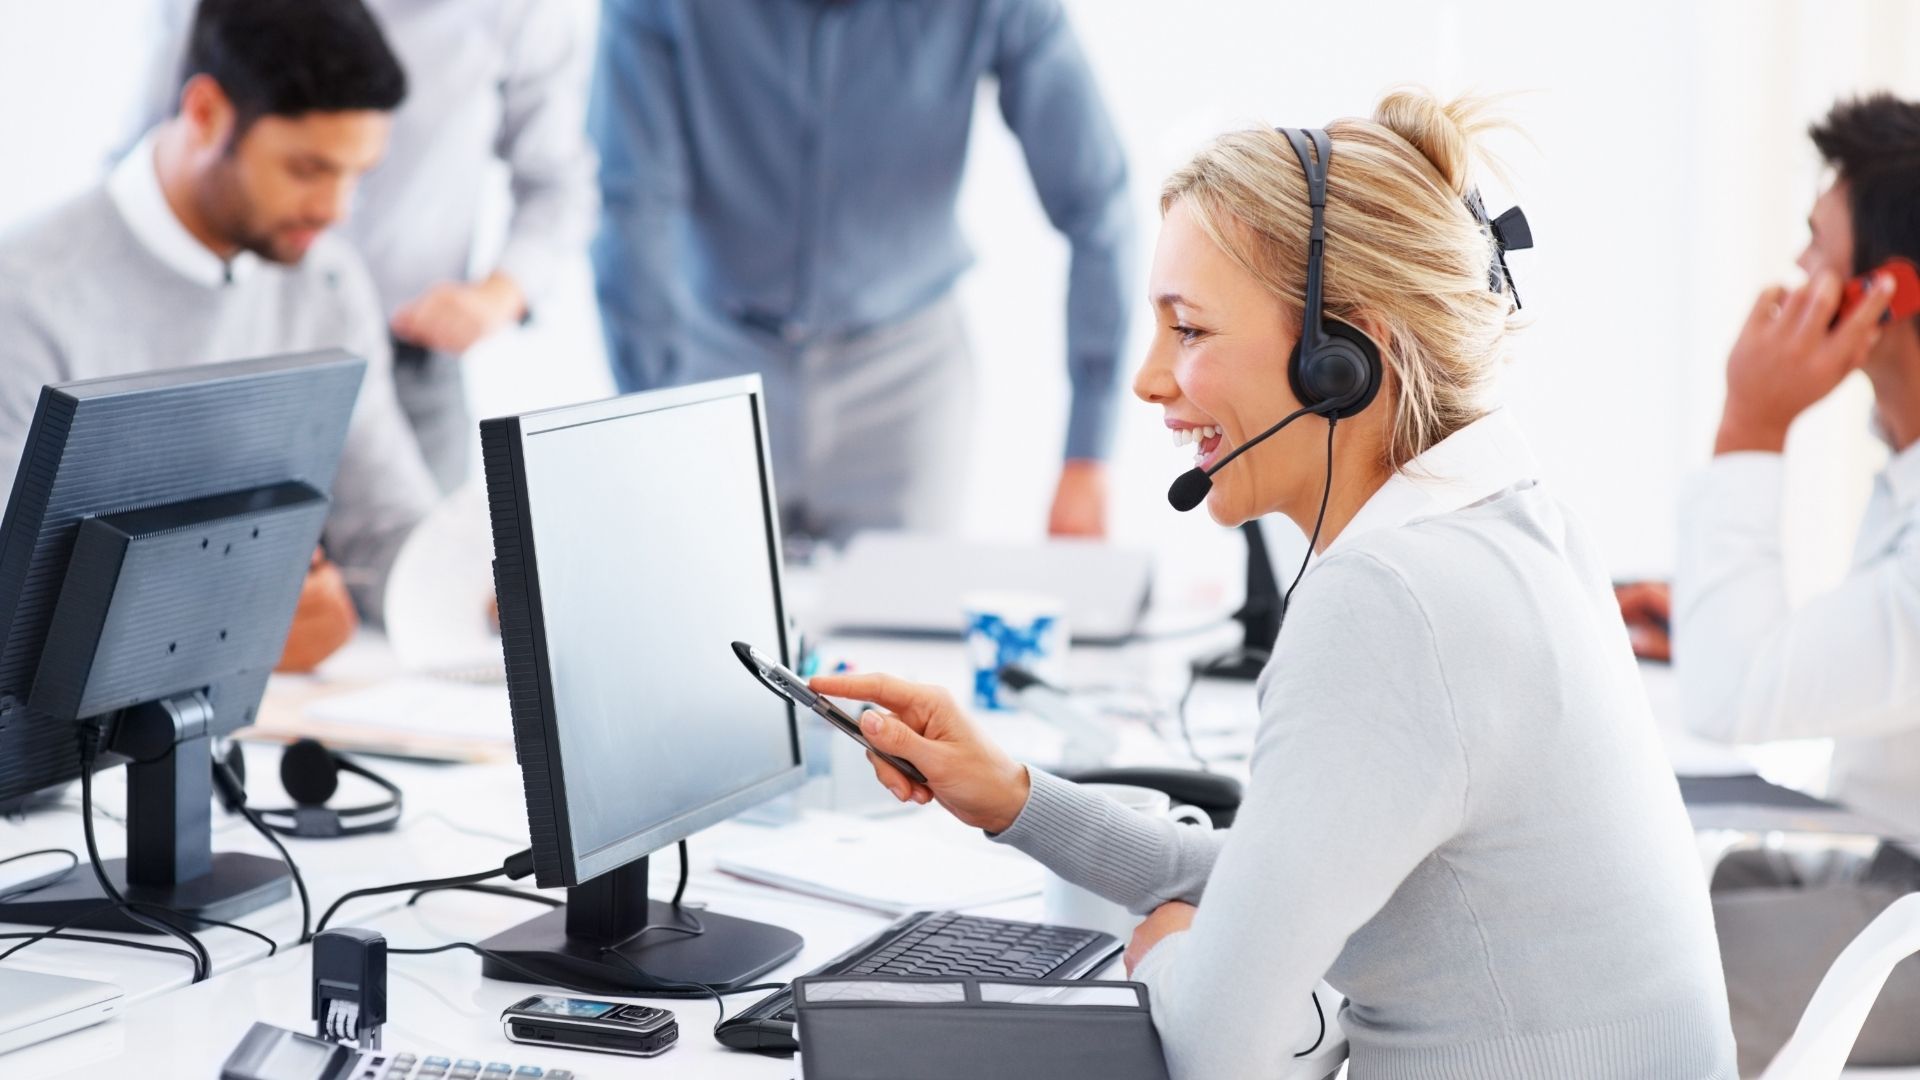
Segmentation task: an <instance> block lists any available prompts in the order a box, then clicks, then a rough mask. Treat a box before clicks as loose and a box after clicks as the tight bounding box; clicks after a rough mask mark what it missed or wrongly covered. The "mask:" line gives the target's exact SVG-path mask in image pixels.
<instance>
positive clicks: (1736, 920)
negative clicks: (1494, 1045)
mask: <svg viewBox="0 0 1920 1080" xmlns="http://www.w3.org/2000/svg"><path fill="white" fill-rule="evenodd" d="M1812 135H1813V141H1814V144H1815V145H1816V146H1817V147H1818V148H1819V150H1820V153H1821V155H1822V157H1824V158H1825V159H1826V161H1827V162H1828V164H1830V165H1832V166H1833V167H1834V174H1835V175H1834V180H1833V183H1832V184H1831V186H1829V187H1828V188H1827V189H1826V190H1825V191H1824V192H1823V193H1822V194H1821V195H1820V197H1819V199H1818V200H1817V201H1816V202H1815V203H1814V206H1813V212H1812V214H1811V216H1810V218H1809V224H1810V225H1811V228H1812V236H1811V238H1810V239H1809V241H1808V244H1807V247H1806V250H1805V251H1804V252H1802V253H1801V256H1800V260H1799V261H1800V268H1801V269H1802V270H1804V271H1805V272H1806V274H1807V278H1808V282H1807V284H1806V285H1804V286H1802V287H1801V288H1800V289H1798V290H1795V291H1793V292H1791V293H1789V292H1787V291H1786V290H1784V289H1778V288H1775V289H1770V290H1768V291H1767V292H1766V293H1764V294H1762V296H1761V297H1760V300H1759V302H1758V303H1757V304H1756V305H1755V307H1754V311H1753V315H1752V316H1751V317H1750V319H1749V320H1748V323H1747V326H1746V327H1745V328H1744V329H1743V331H1742V332H1741V335H1740V339H1739V341H1738V342H1737V343H1736V344H1735V345H1734V348H1733V352H1732V354H1731V355H1730V356H1729V357H1728V360H1727V400H1726V405H1725V409H1724V412H1723V414H1722V417H1721V422H1720V432H1719V436H1718V438H1717V440H1716V442H1715V446H1714V458H1713V461H1712V462H1711V463H1710V464H1709V465H1708V466H1707V468H1706V469H1705V470H1704V471H1703V472H1702V473H1701V474H1700V475H1699V476H1697V477H1695V478H1694V480H1693V481H1692V483H1691V484H1690V485H1689V487H1688V489H1687V493H1686V496H1685V498H1684V499H1683V500H1682V510H1681V530H1680V532H1681V544H1680V557H1679V563H1678V567H1677V569H1678V573H1677V575H1676V579H1675V588H1674V603H1673V618H1672V624H1671V625H1672V628H1673V652H1674V662H1675V669H1676V673H1677V675H1678V677H1679V682H1680V689H1681V693H1682V695H1683V698H1684V701H1685V707H1686V718H1687V723H1688V725H1689V726H1690V727H1691V728H1693V730H1694V731H1695V732H1697V733H1698V734H1701V735H1705V736H1708V737H1711V738H1714V739H1718V740H1722V741H1725V742H1729V743H1760V742H1770V741H1773V740H1777V739H1808V738H1829V739H1832V740H1833V741H1834V750H1833V764H1832V779H1831V783H1830V786H1829V794H1830V795H1831V796H1832V797H1833V798H1834V799H1836V800H1838V801H1840V802H1841V803H1844V804H1845V805H1847V806H1849V807H1851V808H1853V809H1855V810H1858V811H1860V812H1862V813H1864V814H1867V815H1869V816H1871V817H1874V818H1877V819H1879V820H1881V821H1884V822H1886V823H1887V824H1888V825H1889V826H1891V828H1892V829H1893V830H1894V831H1895V832H1896V833H1898V834H1900V836H1899V839H1903V840H1905V841H1907V843H1904V844H1903V843H1899V842H1889V843H1887V844H1885V845H1884V846H1882V848H1881V849H1880V851H1879V852H1878V853H1877V854H1876V855H1875V856H1874V857H1873V858H1871V859H1862V858H1859V857H1849V856H1845V855H1842V854H1840V853H1837V852H1835V853H1830V854H1828V855H1825V856H1822V857H1819V858H1798V859H1788V858H1785V857H1781V856H1779V855H1778V854H1777V853H1768V852H1751V853H1744V854H1740V855H1736V856H1734V857H1732V858H1730V859H1728V860H1727V861H1726V862H1725V863H1723V864H1722V866H1721V867H1720V870H1719V872H1718V873H1717V874H1716V875H1715V879H1714V912H1715V921H1716V923H1717V924H1718V929H1719V936H1720V951H1721V955H1722V958H1723V960H1724V963H1725V965H1726V976H1727V992H1728V995H1729V998H1730V1000H1731V1004H1732V1017H1733V1027H1734V1034H1735V1037H1736V1038H1737V1040H1738V1042H1739V1048H1740V1065H1741V1071H1742V1072H1743V1073H1751V1072H1753V1071H1756V1070H1757V1069H1759V1068H1761V1067H1763V1066H1764V1065H1765V1064H1766V1062H1767V1061H1768V1060H1770V1059H1771V1058H1772V1056H1773V1054H1774V1052H1775V1051H1777V1050H1778V1049H1779V1047H1780V1045H1781V1044H1782V1043H1784V1042H1785V1041H1786V1039H1787V1037H1788V1036H1789V1035H1791V1034H1792V1032H1793V1028H1794V1025H1795V1024H1796V1023H1797V1022H1798V1020H1799V1017H1800V1014H1801V1012H1802V1011H1803V1010H1804V1009H1805V1007H1806V1004H1807V1001H1808V1000H1809V999H1810V998H1811V997H1812V996H1813V991H1814V988H1815V987H1816V986H1817V985H1818V984H1819V980H1820V978H1821V976H1822V975H1823V974H1825V972H1826V969H1827V967H1828V966H1829V965H1830V964H1831V963H1832V962H1833V959H1834V958H1835V957H1836V956H1838V955H1839V953H1840V950H1841V949H1843V948H1845V946H1846V944H1847V942H1849V941H1850V940H1852V938H1853V937H1854V935H1856V934H1858V933H1859V932H1860V930H1861V929H1862V928H1863V927H1865V926H1866V924H1867V923H1868V922H1870V921H1872V919H1873V917H1874V916H1875V915H1877V914H1879V912H1880V911H1881V910H1882V909H1884V908H1885V907H1886V906H1887V905H1888V904H1890V903H1892V902H1893V901H1894V900H1895V899H1897V898H1898V897H1900V896H1901V895H1903V894H1905V893H1908V892H1912V891H1914V890H1916V889H1920V856H1917V855H1916V850H1917V849H1916V846H1915V845H1916V842H1920V327H1916V325H1915V321H1914V320H1913V319H1910V318H1909V319H1904V320H1899V321H1888V322H1887V323H1885V324H1884V325H1883V326H1882V327H1881V328H1880V332H1879V334H1878V336H1877V338H1875V339H1874V340H1873V341H1872V342H1871V343H1870V344H1869V343H1866V342H1859V343H1851V342H1848V341H1847V340H1845V337H1846V336H1845V334H1844V333H1843V332H1841V331H1831V332H1830V331H1829V330H1828V326H1829V324H1830V323H1831V322H1832V320H1833V317H1834V315H1835V313H1836V311H1837V310H1838V309H1839V306H1840V301H1841V294H1842V287H1843V283H1844V282H1845V281H1846V279H1848V278H1849V277H1852V276H1854V275H1859V274H1864V273H1867V272H1869V271H1873V270H1875V269H1876V268H1878V267H1880V266H1881V265H1882V264H1883V263H1884V262H1885V261H1886V260H1887V259H1889V258H1891V257H1905V258H1908V259H1920V217H1916V216H1915V214H1914V212H1913V207H1914V206H1915V205H1917V204H1920V104H1913V103H1909V102H1903V101H1898V100H1896V99H1894V98H1892V97H1888V96H1885V95H1881V96H1877V97H1871V98H1866V99H1863V100H1860V101H1853V102H1844V103H1841V104H1839V105H1837V106H1835V108H1834V109H1833V111H1832V112H1831V113H1830V114H1828V116H1827V117H1826V119H1825V120H1823V121H1821V122H1820V123H1819V124H1817V125H1815V126H1814V128H1813V131H1812ZM1866 302H1867V303H1869V304H1872V305H1875V306H1876V307H1877V308H1878V309H1882V310H1884V309H1885V308H1886V307H1887V305H1888V294H1887V293H1885V292H1881V293H1878V294H1873V293H1870V294H1869V295H1868V298H1867V301H1866ZM1855 370H1859V371H1861V372H1863V373H1865V375H1866V376H1867V378H1868V379H1869V380H1870V381H1871V382H1872V384H1873V389H1874V401H1875V423H1876V425H1877V430H1878V433H1879V434H1880V435H1881V437H1882V438H1883V439H1885V440H1886V442H1887V445H1888V447H1889V449H1890V451H1891V455H1892V456H1891V458H1890V460H1889V461H1888V463H1887V465H1886V468H1885V469H1883V470H1882V471H1881V473H1880V474H1879V476H1878V477H1876V478H1875V480H1874V490H1873V497H1872V501H1871V502H1870V503H1869V504H1868V507H1867V513H1866V518H1865V520H1864V521H1863V522H1862V523H1861V529H1860V535H1859V538H1858V540H1857V543H1856V546H1855V549H1854V560H1853V568H1852V571H1851V572H1850V573H1849V574H1848V575H1847V578H1846V580H1844V581H1843V582H1841V583H1840V584H1839V585H1838V586H1836V587H1835V588H1833V589H1832V590H1830V591H1828V592H1827V593H1825V594H1823V595H1821V596H1819V597H1816V598H1814V599H1813V600H1811V601H1809V602H1808V603H1806V604H1803V605H1801V606H1800V607H1798V608H1793V607H1790V606H1789V605H1788V603H1787V599H1786V588H1785V584H1784V574H1783V571H1782V564H1781V551H1780V536H1781V519H1782V516H1783V512H1784V507H1783V506H1782V502H1781V489H1782V481H1783V476H1784V472H1785V466H1784V462H1783V459H1782V450H1783V449H1784V447H1785V444H1786V437H1787V428H1788V426H1789V424H1791V423H1792V421H1793V420H1794V418H1795V417H1797V416H1798V415H1800V413H1802V412H1803V411H1805V410H1806V409H1807V407H1808V406H1810V405H1812V404H1813V403H1814V402H1816V401H1818V400H1820V399H1821V398H1823V397H1825V396H1826V395H1827V394H1828V393H1829V392H1831V391H1832V390H1833V389H1834V387H1836V386H1838V385H1839V383H1840V382H1841V380H1842V379H1844V378H1846V377H1847V376H1848V375H1849V374H1851V373H1852V372H1853V371H1855ZM1623 599H1625V598H1623ZM1655 599H1656V601H1657V599H1658V598H1657V596H1656V597H1655ZM1632 614H1633V612H1632V611H1631V610H1630V611H1629V615H1630V616H1631V615H1632ZM1647 621H1649V622H1651V621H1653V620H1647ZM1643 632H1644V631H1643ZM1916 1015H1920V960H1910V961H1908V962H1906V963H1905V964H1902V965H1901V966H1900V967H1899V968H1897V969H1895V971H1894V973H1893V977H1892V978H1891V979H1890V980H1889V981H1888V982H1887V985H1886V988H1885V990H1884V991H1883V992H1882V994H1881V997H1880V1000H1879V1004H1878V1005H1877V1007H1876V1008H1875V1010H1874V1011H1873V1013H1872V1014H1871V1015H1870V1016H1869V1017H1868V1020H1867V1023H1866V1026H1865V1028H1864V1029H1863V1031H1862V1032H1861V1036H1860V1041H1859V1042H1858V1043H1856V1044H1855V1047H1854V1056H1853V1061H1854V1063H1855V1064H1861V1065H1910V1064H1915V1063H1920V1025H1915V1024H1914V1023H1913V1018H1914V1017H1915V1016H1916Z"/></svg>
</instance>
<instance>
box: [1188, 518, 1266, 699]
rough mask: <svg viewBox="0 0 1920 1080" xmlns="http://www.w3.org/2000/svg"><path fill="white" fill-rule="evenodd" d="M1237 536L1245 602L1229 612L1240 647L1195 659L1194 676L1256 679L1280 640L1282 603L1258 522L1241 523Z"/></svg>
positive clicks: (1256, 519) (1255, 520)
mask: <svg viewBox="0 0 1920 1080" xmlns="http://www.w3.org/2000/svg"><path fill="white" fill-rule="evenodd" d="M1240 535H1241V536H1242V537H1244V538H1245V539H1246V541H1247V599H1246V602H1245V603H1243V604H1241V605H1240V610H1238V611H1236V612H1234V613H1233V618H1234V621H1235V622H1238V623H1239V624H1240V628H1241V640H1240V644H1238V645H1236V646H1234V647H1232V648H1230V649H1225V650H1222V651H1221V652H1218V653H1214V654H1211V655H1208V656H1203V657H1200V658H1199V659H1196V660H1195V661H1194V662H1193V670H1194V673H1195V674H1196V675H1201V676H1206V677H1208V678H1214V679H1245V680H1247V681H1248V682H1251V681H1253V680H1255V679H1258V678H1259V677H1260V670H1261V669H1262V668H1264V667H1266V666H1267V658H1268V657H1269V656H1270V655H1272V653H1273V644H1274V642H1275V641H1277V640H1278V639H1279V637H1280V609H1281V606H1282V604H1283V603H1284V601H1283V600H1282V598H1281V594H1280V583H1279V582H1278V581H1276V580H1275V579H1274V576H1273V562H1272V560H1271V559H1269V558H1268V556H1267V541H1266V538H1265V537H1263V536H1262V535H1261V534H1260V520H1259V519H1258V518H1255V519H1254V520H1252V521H1248V522H1244V523H1242V524H1241V526H1240Z"/></svg>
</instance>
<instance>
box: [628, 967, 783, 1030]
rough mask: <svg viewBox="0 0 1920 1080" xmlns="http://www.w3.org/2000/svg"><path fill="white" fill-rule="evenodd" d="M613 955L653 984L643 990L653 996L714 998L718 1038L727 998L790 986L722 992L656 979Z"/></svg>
mask: <svg viewBox="0 0 1920 1080" xmlns="http://www.w3.org/2000/svg"><path fill="white" fill-rule="evenodd" d="M602 951H606V950H602ZM613 955H614V956H617V957H619V958H620V959H621V960H622V961H623V962H625V963H626V965H627V966H628V967H630V968H632V969H633V971H634V974H636V975H638V976H640V977H641V978H642V979H645V980H647V982H649V983H651V984H652V985H651V986H650V987H644V988H643V989H648V990H651V991H652V995H653V996H664V997H687V996H691V995H688V994H686V993H685V991H688V990H698V991H700V992H702V993H704V994H706V995H707V996H708V997H710V998H712V999H713V1005H714V1008H715V1009H717V1010H718V1011H719V1015H718V1016H717V1017H715V1019H714V1021H713V1032H714V1035H715V1036H716V1037H717V1036H718V1035H719V1034H720V1025H721V1024H724V1023H726V1022H727V997H728V996H729V995H732V994H746V993H751V992H753V991H756V990H784V989H786V988H787V986H788V984H787V983H779V982H770V983H754V984H753V985H751V986H736V987H733V988H732V989H729V990H722V989H720V988H718V987H715V986H709V985H707V984H706V983H687V982H672V981H669V980H665V979H660V978H656V977H655V976H653V975H650V974H648V973H647V971H646V970H645V969H644V968H642V967H641V966H640V965H639V964H636V963H634V962H633V958H632V957H630V956H627V955H626V954H625V953H618V952H616V953H613ZM664 991H673V992H672V993H665V992H664ZM636 996H647V995H636Z"/></svg>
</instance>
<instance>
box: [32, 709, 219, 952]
mask: <svg viewBox="0 0 1920 1080" xmlns="http://www.w3.org/2000/svg"><path fill="white" fill-rule="evenodd" d="M99 752H100V731H99V728H98V727H97V726H95V725H93V724H82V725H80V831H81V833H82V834H83V835H84V836H85V839H86V842H87V861H88V862H89V863H91V864H92V866H93V877H94V880H95V881H98V882H99V883H100V891H101V892H103V893H105V894H106V896H107V900H108V902H109V904H110V906H112V907H115V908H118V909H119V910H120V911H121V912H123V913H124V914H125V915H126V916H127V918H129V919H131V920H133V921H134V922H137V923H139V924H140V925H142V926H146V927H149V928H151V929H153V930H155V931H157V932H159V933H162V934H168V935H171V936H172V937H175V938H177V939H179V940H180V942H181V943H182V944H184V945H185V946H187V948H188V949H189V950H191V951H192V953H193V957H194V965H193V981H194V982H205V981H206V978H207V976H208V975H210V974H212V972H213V959H212V957H210V956H208V955H207V947H206V946H205V945H203V944H201V942H200V939H199V938H197V937H195V936H194V935H193V933H192V931H189V930H184V929H182V928H180V927H178V926H175V925H173V924H172V923H169V922H167V921H165V920H163V919H156V918H154V917H152V916H150V915H144V914H142V913H141V912H140V911H139V910H138V909H139V908H141V907H146V906H149V905H145V904H139V905H136V904H134V903H132V902H131V901H129V900H128V899H127V898H126V896H125V894H123V893H121V891H120V889H119V888H118V887H117V886H115V885H114V883H113V879H112V878H110V877H108V876H107V867H106V863H105V861H104V860H102V859H101V858H100V848H99V845H98V844H97V843H96V842H95V840H94V835H93V764H94V760H95V758H96V757H98V756H99ZM82 917H84V916H82ZM17 947H18V948H24V947H25V946H24V945H22V946H17Z"/></svg>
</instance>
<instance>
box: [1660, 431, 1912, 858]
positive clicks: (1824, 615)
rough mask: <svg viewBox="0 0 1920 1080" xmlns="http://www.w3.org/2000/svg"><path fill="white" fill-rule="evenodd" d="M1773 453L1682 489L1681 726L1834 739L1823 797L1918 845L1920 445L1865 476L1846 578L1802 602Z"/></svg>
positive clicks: (1676, 649)
mask: <svg viewBox="0 0 1920 1080" xmlns="http://www.w3.org/2000/svg"><path fill="white" fill-rule="evenodd" d="M1784 472H1785V464H1784V462H1783V460H1782V458H1781V456H1780V455H1779V454H1764V453H1741V454H1723V455H1721V456H1719V457H1716V458H1714V459H1713V462H1712V464H1710V465H1709V466H1707V468H1706V469H1705V470H1704V471H1702V472H1701V473H1700V475H1699V476H1697V477H1695V478H1694V480H1693V482H1692V483H1690V484H1689V485H1688V487H1687V493H1686V499H1685V501H1684V502H1683V503H1682V504H1681V508H1680V525H1681V528H1680V562H1679V566H1678V567H1677V571H1678V572H1677V573H1676V574H1675V575H1674V620H1673V632H1674V636H1673V653H1674V670H1675V673H1676V674H1677V675H1678V676H1679V680H1680V692H1681V695H1682V699H1683V700H1684V702H1685V704H1686V720H1687V726H1688V727H1690V728H1692V729H1693V730H1694V731H1695V732H1697V733H1698V734H1701V735H1704V736H1707V737H1709V738H1714V739H1719V740H1722V741H1724V742H1732V743H1757V742H1768V741H1771V740H1774V739H1816V738H1830V739H1832V740H1833V741H1834V742H1833V774H1832V779H1831V782H1830V784H1829V787H1828V794H1830V795H1832V796H1833V797H1834V798H1835V799H1838V800H1839V801H1840V802H1842V803H1845V804H1846V805H1847V806H1849V807H1851V808H1852V809H1855V810H1858V811H1860V812H1861V813H1863V814H1866V815H1869V816H1871V817H1873V818H1876V819H1878V820H1880V821H1884V822H1887V823H1889V824H1890V825H1892V826H1894V827H1895V828H1897V829H1900V830H1902V838H1903V839H1906V840H1908V841H1909V843H1910V845H1911V846H1913V847H1914V849H1915V850H1917V851H1920V840H1917V839H1916V838H1920V443H1917V444H1915V445H1913V446H1909V447H1907V448H1906V449H1905V450H1903V451H1901V452H1900V453H1898V454H1895V455H1894V456H1893V459H1892V460H1891V461H1889V462H1888V463H1887V467H1886V468H1885V469H1884V470H1883V471H1882V472H1881V473H1880V475H1879V476H1878V477H1876V478H1875V479H1874V485H1873V498H1872V499H1871V501H1869V502H1868V504H1867V512H1866V516H1865V518H1864V519H1863V520H1862V521H1861V524H1860V535H1859V539H1858V541H1857V542H1856V544H1855V546H1854V554H1853V567H1852V569H1851V570H1850V571H1849V573H1848V574H1847V577H1846V580H1844V581H1842V582H1841V583H1840V584H1839V585H1837V586H1835V587H1834V588H1832V589H1829V590H1828V591H1826V592H1825V593H1822V594H1821V595H1819V596H1817V597H1815V598H1813V599H1812V600H1810V601H1808V602H1807V603H1805V604H1803V605H1801V606H1800V607H1798V608H1793V607H1789V606H1788V604H1787V588H1786V580H1785V579H1786V575H1785V571H1784V569H1783V564H1782V561H1781V548H1780V537H1781V530H1780V522H1781V516H1782V513H1783V507H1782V505H1781V492H1782V489H1783V487H1784V486H1785V485H1784Z"/></svg>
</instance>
